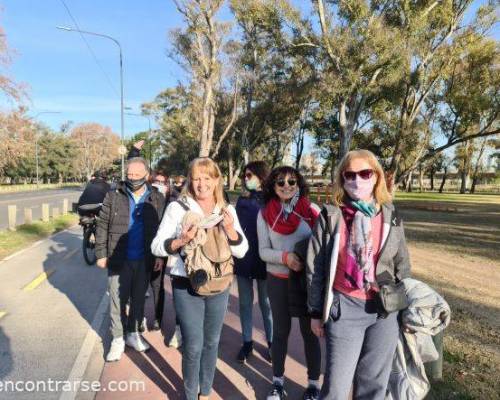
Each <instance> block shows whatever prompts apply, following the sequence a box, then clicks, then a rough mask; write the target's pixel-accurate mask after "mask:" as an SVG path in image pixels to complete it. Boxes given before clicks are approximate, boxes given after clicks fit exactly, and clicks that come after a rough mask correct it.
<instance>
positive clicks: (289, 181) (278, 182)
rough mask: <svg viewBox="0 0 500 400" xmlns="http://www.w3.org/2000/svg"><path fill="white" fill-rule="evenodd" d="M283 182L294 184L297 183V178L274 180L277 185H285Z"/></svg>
mask: <svg viewBox="0 0 500 400" xmlns="http://www.w3.org/2000/svg"><path fill="white" fill-rule="evenodd" d="M285 183H288V186H295V185H296V184H297V180H296V179H287V180H285V179H280V180H279V181H276V185H278V186H279V187H283V186H285Z"/></svg>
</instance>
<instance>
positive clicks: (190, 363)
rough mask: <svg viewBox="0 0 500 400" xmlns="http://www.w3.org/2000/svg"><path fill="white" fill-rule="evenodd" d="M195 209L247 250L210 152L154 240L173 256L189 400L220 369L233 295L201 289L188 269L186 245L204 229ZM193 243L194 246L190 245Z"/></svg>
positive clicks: (202, 394)
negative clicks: (189, 220)
mask: <svg viewBox="0 0 500 400" xmlns="http://www.w3.org/2000/svg"><path fill="white" fill-rule="evenodd" d="M188 212H191V213H195V214H197V215H198V216H199V217H200V218H204V219H205V220H210V219H212V220H213V219H214V218H215V219H217V218H221V217H222V220H221V222H220V224H221V226H222V229H223V231H224V232H225V236H226V239H227V244H229V247H230V250H231V254H232V255H233V256H234V257H237V258H242V257H243V256H244V255H245V253H246V252H247V250H248V242H247V240H246V238H245V235H244V234H243V231H242V229H241V226H240V223H239V221H238V217H237V215H236V210H235V209H234V207H233V206H232V205H230V204H227V203H226V202H225V200H224V193H223V179H222V175H221V172H220V170H219V167H218V166H217V164H216V163H215V162H214V161H213V160H211V159H210V158H196V159H195V160H193V161H192V162H191V164H190V166H189V173H188V176H187V181H186V185H185V186H184V188H183V189H182V193H181V196H180V198H179V199H178V201H175V202H173V203H170V204H169V205H168V207H167V209H166V211H165V214H164V216H163V219H162V221H161V224H160V228H159V229H158V233H157V235H156V237H155V239H154V240H153V243H152V245H151V248H152V251H153V253H154V254H156V255H157V256H159V257H166V256H169V257H172V262H173V267H172V270H171V273H170V274H171V276H172V287H173V296H174V306H175V311H176V314H177V316H178V318H179V322H180V328H181V333H182V341H183V349H182V375H183V381H184V392H185V395H186V398H187V399H188V400H195V399H208V397H209V395H210V392H211V390H212V383H213V379H214V374H215V364H216V361H217V354H218V347H219V339H220V333H221V330H222V325H223V321H224V315H225V313H226V309H227V303H228V298H229V287H228V288H227V289H225V290H223V291H222V292H220V293H218V294H214V295H200V294H198V293H197V291H196V289H195V288H194V287H193V286H192V282H193V281H191V280H190V279H189V278H190V277H188V274H187V273H186V265H185V263H184V261H185V260H186V253H185V250H186V246H187V245H190V244H191V245H192V242H193V240H194V239H195V238H196V237H197V233H199V232H198V230H199V229H203V228H201V227H198V226H197V225H196V224H192V225H187V224H185V223H183V222H185V219H184V216H185V215H186V214H187V213H188ZM191 247H192V246H191Z"/></svg>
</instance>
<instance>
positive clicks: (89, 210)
mask: <svg viewBox="0 0 500 400" xmlns="http://www.w3.org/2000/svg"><path fill="white" fill-rule="evenodd" d="M101 206H102V204H101V203H99V204H85V205H81V206H79V207H78V213H79V214H80V222H79V224H80V226H82V227H83V242H82V252H83V258H84V260H85V262H86V263H87V264H88V265H94V264H95V263H96V261H97V257H96V255H95V240H96V230H97V221H96V217H97V214H99V211H100V210H101Z"/></svg>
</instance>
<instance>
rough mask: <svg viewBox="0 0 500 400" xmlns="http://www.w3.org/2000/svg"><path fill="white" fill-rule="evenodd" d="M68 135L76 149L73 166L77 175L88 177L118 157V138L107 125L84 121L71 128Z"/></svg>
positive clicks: (108, 166) (109, 164)
mask: <svg viewBox="0 0 500 400" xmlns="http://www.w3.org/2000/svg"><path fill="white" fill-rule="evenodd" d="M69 137H70V138H71V140H72V144H73V147H74V148H75V149H77V153H76V157H75V158H74V161H73V162H74V164H73V165H74V168H75V170H76V171H77V174H78V176H80V177H85V178H87V180H88V179H90V177H91V176H92V174H93V173H94V171H96V170H98V169H102V168H110V167H111V166H112V164H113V161H114V160H115V159H117V158H118V157H119V154H118V147H119V145H120V138H119V136H118V135H117V134H116V133H113V132H112V131H111V128H110V127H108V126H103V125H100V124H98V123H95V122H92V123H84V124H79V125H76V126H75V127H74V128H72V129H71V131H70V135H69Z"/></svg>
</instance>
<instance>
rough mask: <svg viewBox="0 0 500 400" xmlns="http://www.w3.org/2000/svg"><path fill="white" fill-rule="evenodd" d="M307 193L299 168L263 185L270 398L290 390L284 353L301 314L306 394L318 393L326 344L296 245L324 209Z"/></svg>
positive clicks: (275, 174)
mask: <svg viewBox="0 0 500 400" xmlns="http://www.w3.org/2000/svg"><path fill="white" fill-rule="evenodd" d="M307 195H308V187H307V185H306V183H305V180H304V178H303V177H302V175H301V174H300V173H299V172H298V171H297V170H296V169H294V168H292V167H286V166H285V167H279V168H275V169H274V170H273V171H272V172H271V174H270V175H269V178H268V179H267V180H266V183H265V185H264V202H265V206H264V208H263V209H262V210H261V211H260V212H259V215H258V217H257V233H258V237H259V254H260V257H261V258H262V260H263V261H265V262H266V263H267V272H268V275H267V288H268V293H269V300H270V302H271V310H272V316H273V344H272V362H273V386H272V388H271V391H270V392H269V394H268V396H267V400H280V399H283V398H284V396H285V392H284V389H283V385H284V374H285V359H286V355H287V346H288V336H289V334H290V329H291V323H292V317H298V318H299V323H300V331H301V334H302V338H303V340H304V351H305V355H306V362H307V375H308V379H309V384H308V387H307V389H306V391H305V393H304V396H303V399H307V400H309V399H317V398H318V396H319V377H320V367H321V349H320V345H319V340H318V338H317V337H316V336H314V334H313V332H312V331H311V324H310V318H309V317H308V315H307V307H306V299H307V296H306V293H305V276H304V263H303V260H302V259H301V258H300V257H299V254H298V250H297V248H298V247H300V245H301V244H302V245H304V244H305V245H307V242H308V240H309V237H310V236H311V233H312V228H313V226H314V223H315V221H316V219H317V217H318V214H319V208H318V207H317V206H316V205H313V204H311V202H310V201H309V199H308V198H307ZM302 247H303V248H305V246H302ZM302 278H304V279H303V280H302ZM301 282H303V284H301Z"/></svg>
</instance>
